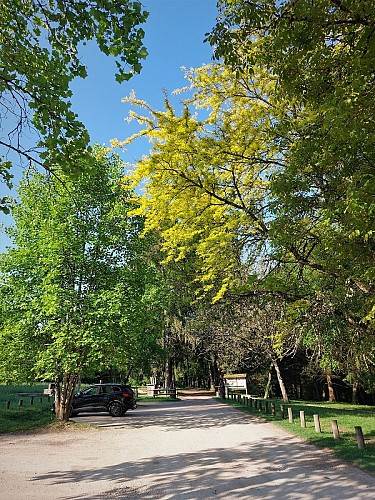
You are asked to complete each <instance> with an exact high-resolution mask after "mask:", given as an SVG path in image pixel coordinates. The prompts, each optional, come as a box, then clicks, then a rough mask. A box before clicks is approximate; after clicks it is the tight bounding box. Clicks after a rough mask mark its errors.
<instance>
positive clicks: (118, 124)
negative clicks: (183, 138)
mask: <svg viewBox="0 0 375 500" xmlns="http://www.w3.org/2000/svg"><path fill="white" fill-rule="evenodd" d="M142 3H143V5H144V7H145V9H146V10H147V11H149V12H150V15H149V17H148V20H147V22H146V23H145V24H144V25H143V29H144V31H145V33H146V36H145V40H144V43H145V46H146V47H147V50H148V52H149V55H148V57H147V59H146V60H145V61H143V69H142V72H141V74H140V75H137V76H134V77H133V78H132V79H131V80H130V81H128V82H125V83H122V84H118V83H117V82H116V81H115V77H114V73H115V70H116V67H115V63H114V61H113V59H111V58H109V57H106V56H104V55H103V54H101V53H100V52H99V50H98V49H97V48H96V47H95V46H94V45H93V44H90V45H87V46H86V47H83V48H82V51H81V56H82V57H81V58H82V62H83V63H84V64H86V66H87V69H88V77H87V78H86V79H84V80H82V79H80V80H76V81H74V82H73V84H72V90H73V97H72V104H73V111H74V112H75V113H77V114H78V116H79V119H80V120H81V121H82V122H83V123H84V124H85V125H86V127H87V129H88V131H89V133H90V136H91V141H92V142H93V143H95V142H97V143H99V144H106V145H109V141H110V139H112V138H117V139H120V140H122V139H125V138H126V137H128V136H130V135H131V134H132V133H133V131H134V128H133V125H129V124H128V123H127V122H126V121H125V117H126V116H127V113H128V111H129V107H128V105H126V104H124V103H122V102H121V99H122V98H123V97H125V96H127V95H129V93H130V91H131V90H134V91H135V92H136V95H137V97H139V98H140V99H143V100H145V101H147V102H148V103H149V104H151V105H152V106H153V107H154V108H159V109H160V108H162V106H163V101H164V94H163V89H165V90H166V91H167V92H168V93H172V91H173V90H174V89H176V88H180V87H183V86H185V85H186V80H185V79H184V76H183V72H182V71H181V67H182V66H185V67H187V68H190V67H198V66H201V65H202V64H205V63H209V62H210V61H211V60H212V48H211V47H210V45H209V44H208V43H203V40H204V35H205V33H207V32H208V31H210V30H211V28H212V27H213V26H214V24H215V20H216V16H217V7H216V0H144V1H143V2H142ZM180 99H181V96H176V97H174V102H176V100H177V101H178V100H180ZM148 147H149V145H148V143H146V142H145V141H142V142H139V143H138V144H136V145H134V146H133V147H131V148H129V149H128V151H127V152H125V153H121V157H122V158H123V159H124V160H125V161H126V162H134V161H136V159H137V158H139V157H140V156H142V154H146V153H147V152H148ZM20 172H21V171H20V169H19V168H17V167H16V168H15V169H14V172H13V173H14V174H16V180H17V178H19V175H20ZM0 194H3V195H5V194H9V192H8V191H7V190H6V189H5V188H4V186H0ZM10 221H11V219H10V216H5V215H3V214H1V213H0V223H1V222H2V223H4V224H5V225H7V224H9V222H10ZM8 242H9V240H8V239H7V237H6V236H5V235H4V234H3V233H0V251H3V250H4V248H5V245H6V244H8Z"/></svg>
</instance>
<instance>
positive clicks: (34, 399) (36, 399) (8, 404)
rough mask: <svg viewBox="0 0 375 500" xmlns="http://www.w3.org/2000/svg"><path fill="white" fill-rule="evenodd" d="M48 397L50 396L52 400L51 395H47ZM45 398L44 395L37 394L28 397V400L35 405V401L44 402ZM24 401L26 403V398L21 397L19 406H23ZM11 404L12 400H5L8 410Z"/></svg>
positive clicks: (49, 398)
mask: <svg viewBox="0 0 375 500" xmlns="http://www.w3.org/2000/svg"><path fill="white" fill-rule="evenodd" d="M47 398H48V401H50V400H51V397H50V396H47ZM44 399H45V396H44V397H43V396H37V397H36V396H30V397H29V398H28V401H29V403H30V405H33V404H34V401H39V403H43V400H44ZM23 403H24V399H19V400H18V405H17V406H23ZM10 405H11V401H10V400H8V401H5V407H6V409H7V410H9V408H10Z"/></svg>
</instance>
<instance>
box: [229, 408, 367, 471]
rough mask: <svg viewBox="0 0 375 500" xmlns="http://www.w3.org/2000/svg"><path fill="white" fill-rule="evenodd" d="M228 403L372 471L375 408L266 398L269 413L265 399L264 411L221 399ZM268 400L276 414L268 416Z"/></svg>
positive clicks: (269, 410)
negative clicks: (361, 442)
mask: <svg viewBox="0 0 375 500" xmlns="http://www.w3.org/2000/svg"><path fill="white" fill-rule="evenodd" d="M224 401H225V402H226V403H227V404H229V405H231V406H234V407H236V408H238V409H240V410H242V411H244V412H248V413H251V414H253V415H259V416H261V417H262V418H264V419H266V420H269V421H272V422H274V423H275V424H276V425H278V426H280V427H282V428H284V429H285V430H287V431H290V432H292V433H293V434H296V435H298V436H300V437H301V438H303V439H305V440H306V441H308V442H310V443H312V444H314V445H315V446H317V447H319V448H329V449H331V450H332V451H333V452H334V453H335V454H336V456H337V457H339V458H341V459H342V460H345V461H347V462H350V463H352V464H354V465H356V466H358V467H360V468H362V469H364V470H367V471H368V472H373V473H375V419H374V417H375V407H374V406H360V405H349V404H342V403H327V402H322V403H320V402H306V401H292V402H290V403H283V402H282V401H279V400H268V406H269V408H268V413H267V414H266V413H265V411H264V400H262V403H263V404H262V406H263V410H262V411H260V410H259V409H256V408H254V406H253V407H252V408H251V407H248V406H244V405H243V404H242V403H241V402H238V401H234V400H232V399H225V400H224ZM271 403H274V404H275V407H276V414H275V416H273V415H271V413H270V412H271V409H270V408H271ZM280 405H283V406H284V410H285V411H284V413H285V417H284V419H281V416H280ZM288 407H290V408H292V411H293V423H289V419H288ZM300 411H304V412H305V420H306V428H302V427H301V420H300ZM314 414H317V415H319V419H320V424H321V432H320V433H319V432H316V431H315V426H314V417H313V415H314ZM332 420H337V424H338V428H339V433H340V439H339V440H335V439H334V438H333V434H332ZM356 426H360V427H362V431H363V435H364V439H365V446H366V449H365V450H360V449H358V446H357V442H356V438H355V430H354V428H355V427H356Z"/></svg>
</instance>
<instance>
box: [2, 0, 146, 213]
mask: <svg viewBox="0 0 375 500" xmlns="http://www.w3.org/2000/svg"><path fill="white" fill-rule="evenodd" d="M0 5H1V20H0V61H1V69H0V121H1V123H2V127H1V131H2V133H1V136H0V146H1V150H2V152H1V161H0V178H2V179H3V180H4V181H5V182H6V183H8V184H10V182H11V172H10V167H11V162H10V160H9V159H8V158H7V155H8V152H10V151H13V152H15V153H17V154H19V155H20V157H21V159H22V160H26V162H27V163H30V162H32V163H34V164H35V163H37V164H39V165H42V166H43V167H44V168H46V169H49V170H53V169H54V168H55V166H56V164H59V165H60V166H61V165H63V168H64V169H65V170H66V171H73V172H74V171H75V172H77V171H79V170H80V169H81V168H82V167H83V165H87V163H88V160H89V158H90V156H89V155H87V157H86V158H85V159H84V161H82V157H83V156H84V155H85V150H86V147H87V146H88V143H89V134H88V132H87V130H86V129H85V127H84V125H83V124H82V123H81V122H80V121H79V120H78V117H77V115H76V114H75V113H74V112H73V111H72V109H71V102H70V100H69V99H70V96H71V94H72V92H71V90H70V88H69V85H70V83H71V81H72V80H73V79H74V78H76V77H81V78H85V77H86V75H87V71H86V68H85V66H84V65H83V64H82V62H81V59H80V56H79V45H80V44H82V43H83V44H85V43H87V42H90V41H91V40H94V41H95V42H96V44H97V46H98V47H99V49H100V50H101V51H102V52H103V53H104V54H106V55H110V56H113V57H115V58H116V65H117V69H118V72H117V75H116V80H117V81H119V82H122V81H124V80H127V79H129V78H130V77H131V76H132V75H133V74H134V73H139V72H140V70H141V63H140V61H141V60H142V59H144V58H145V57H146V55H147V51H146V49H145V47H144V46H143V43H142V38H143V36H144V31H143V30H142V28H140V25H141V24H142V23H144V22H145V20H146V18H147V12H145V11H143V10H142V5H141V2H138V1H130V0H126V1H121V2H118V1H117V2H112V1H109V0H101V1H93V2H89V1H86V0H83V1H79V2H78V1H73V2H71V1H66V0H62V1H58V0H50V1H44V0H42V1H35V0H27V1H21V0H14V1H11V2H8V1H4V0H2V1H1V2H0ZM30 129H33V130H34V132H36V133H37V134H38V136H39V140H38V143H37V144H34V145H30V144H29V142H28V140H27V138H26V137H25V136H27V135H30V133H29V132H30ZM10 157H12V156H10ZM4 202H5V200H0V206H1V203H4Z"/></svg>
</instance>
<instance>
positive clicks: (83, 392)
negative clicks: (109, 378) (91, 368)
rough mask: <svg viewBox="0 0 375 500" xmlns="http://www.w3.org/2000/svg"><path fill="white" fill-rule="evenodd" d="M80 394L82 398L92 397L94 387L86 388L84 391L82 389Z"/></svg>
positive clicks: (94, 390) (94, 391)
mask: <svg viewBox="0 0 375 500" xmlns="http://www.w3.org/2000/svg"><path fill="white" fill-rule="evenodd" d="M82 394H83V395H84V396H92V395H93V394H96V387H86V389H83V391H82Z"/></svg>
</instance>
